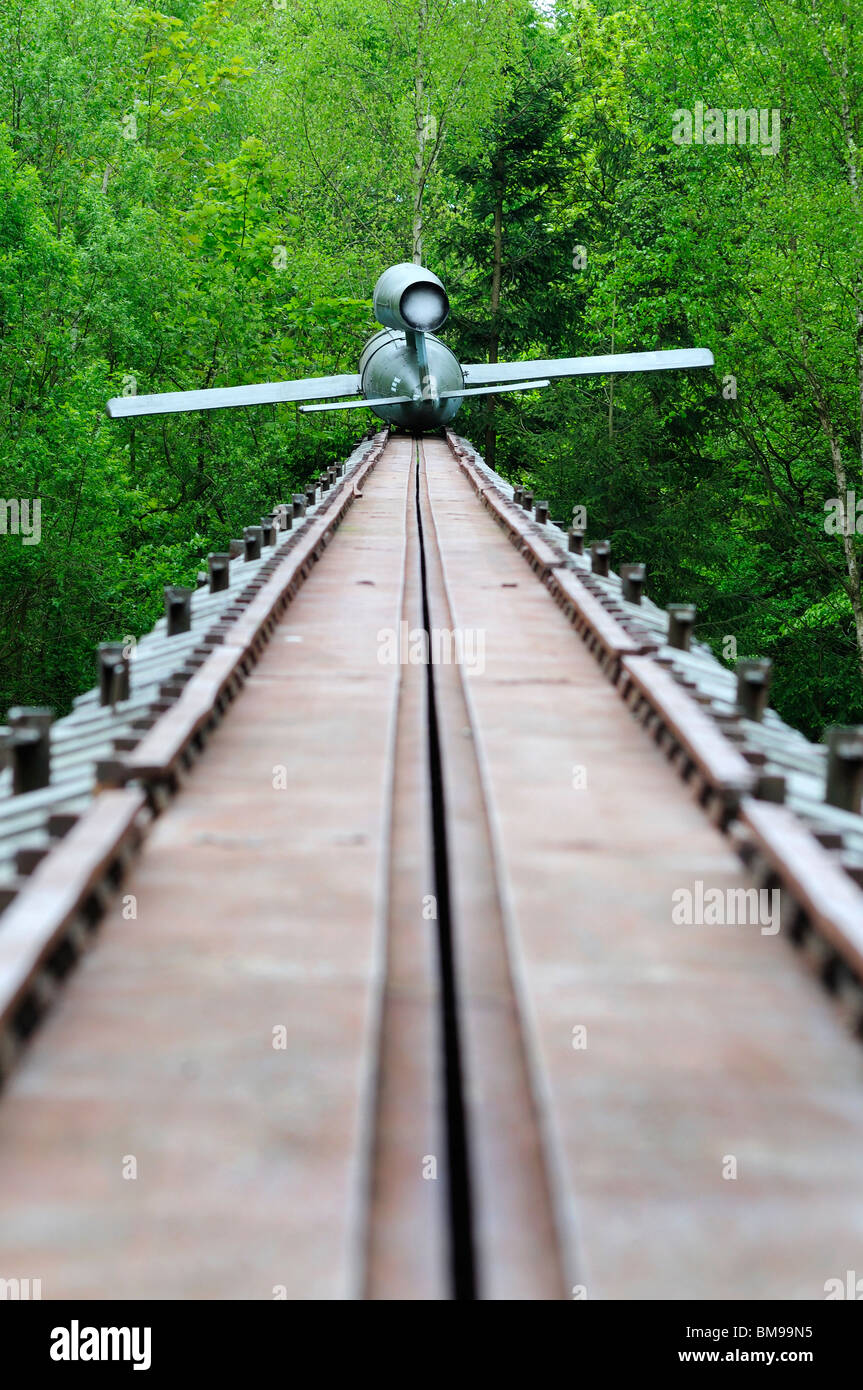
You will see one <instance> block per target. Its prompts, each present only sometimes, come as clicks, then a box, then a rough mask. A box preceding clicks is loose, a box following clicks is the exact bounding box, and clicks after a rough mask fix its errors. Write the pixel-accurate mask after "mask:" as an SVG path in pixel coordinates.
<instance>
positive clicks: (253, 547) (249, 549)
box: [243, 526, 264, 560]
mask: <svg viewBox="0 0 863 1390" xmlns="http://www.w3.org/2000/svg"><path fill="white" fill-rule="evenodd" d="M263 543H264V533H263V531H262V530H261V528H260V526H246V527H244V528H243V544H244V546H245V548H246V559H247V560H260V558H261V546H262V545H263Z"/></svg>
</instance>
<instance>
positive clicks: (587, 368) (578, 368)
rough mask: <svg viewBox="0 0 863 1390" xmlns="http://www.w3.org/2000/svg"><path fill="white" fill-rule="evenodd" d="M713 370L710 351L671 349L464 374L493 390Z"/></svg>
mask: <svg viewBox="0 0 863 1390" xmlns="http://www.w3.org/2000/svg"><path fill="white" fill-rule="evenodd" d="M712 366H713V353H712V352H711V351H710V349H709V348H671V349H668V350H665V351H662V352H616V353H611V354H609V355H607V356H605V357H552V358H549V359H545V360H536V361H533V362H530V361H528V362H468V363H466V364H462V371H463V372H464V379H465V385H466V386H490V385H492V384H498V385H503V384H504V383H506V382H509V381H519V382H523V381H524V380H525V379H526V378H532V377H537V378H539V377H544V378H552V377H567V376H606V375H611V374H614V375H617V374H618V373H621V372H664V371H675V370H677V369H679V368H681V367H712Z"/></svg>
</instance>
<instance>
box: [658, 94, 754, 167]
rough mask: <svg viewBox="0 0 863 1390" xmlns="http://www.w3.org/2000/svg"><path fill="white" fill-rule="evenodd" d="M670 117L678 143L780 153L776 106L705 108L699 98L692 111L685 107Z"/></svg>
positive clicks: (673, 133) (675, 141) (672, 133)
mask: <svg viewBox="0 0 863 1390" xmlns="http://www.w3.org/2000/svg"><path fill="white" fill-rule="evenodd" d="M671 119H672V121H673V122H674V128H673V130H672V132H671V138H672V140H673V141H674V143H675V145H757V146H759V147H760V149H761V153H762V154H764V155H767V154H769V155H774V154H778V153H779V144H780V113H779V110H778V108H777V107H775V106H774V107H766V106H762V107H760V108H757V107H755V106H750V107H748V108H744V107H742V106H740V107H733V108H729V109H723V108H722V107H719V106H708V107H706V108H705V105H704V102H703V101H697V102H696V103H695V109H694V110H693V111H689V110H687V109H686V108H685V107H682V108H680V109H679V110H677V111H675V112H674V114H673V115H672V117H671Z"/></svg>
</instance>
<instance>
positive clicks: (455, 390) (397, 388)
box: [107, 264, 713, 434]
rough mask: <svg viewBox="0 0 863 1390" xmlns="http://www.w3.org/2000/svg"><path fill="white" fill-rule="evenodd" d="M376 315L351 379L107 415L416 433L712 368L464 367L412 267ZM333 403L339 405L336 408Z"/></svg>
mask: <svg viewBox="0 0 863 1390" xmlns="http://www.w3.org/2000/svg"><path fill="white" fill-rule="evenodd" d="M374 313H375V318H376V319H377V321H378V323H379V324H381V329H380V331H379V332H377V333H375V335H374V336H373V337H372V338H369V340H368V342H367V343H366V345H365V347H364V348H363V351H362V355H361V356H360V360H359V371H358V372H356V373H347V374H343V375H341V376H317V377H306V378H305V379H304V380H299V381H270V382H264V383H262V384H260V385H256V386H221V387H215V388H213V389H210V390H206V391H167V392H165V393H164V394H161V395H154V396H137V395H136V396H115V397H114V399H113V400H110V401H109V402H108V405H107V411H108V414H109V415H110V416H111V418H112V419H120V418H124V417H128V416H138V415H173V414H177V413H181V412H185V411H190V410H224V409H225V408H227V407H231V406H248V405H271V404H278V403H281V402H283V401H284V402H296V403H300V402H302V404H299V409H300V410H301V411H306V412H310V411H317V410H356V409H366V410H372V411H374V413H375V415H377V416H379V418H380V419H381V420H385V421H386V422H387V423H388V424H391V425H398V426H400V427H401V428H402V429H404V430H407V431H409V432H410V433H411V434H422V433H424V432H425V431H427V430H436V429H439V428H440V427H441V426H442V425H446V424H449V422H450V420H451V419H452V418H453V416H454V415H455V414H456V412H457V411H458V409H459V407H460V406H461V404H462V402H463V401H465V400H466V399H467V398H468V397H469V396H483V395H499V394H500V393H502V392H507V391H535V390H536V389H537V388H538V387H541V386H548V385H549V384H550V382H551V381H552V379H554V378H560V377H576V376H604V375H606V374H608V373H615V374H617V373H621V372H659V371H668V370H672V371H674V370H678V369H680V368H682V367H712V366H713V353H712V352H710V351H708V349H707V348H681V349H673V350H671V351H664V352H622V353H612V354H611V355H609V356H606V357H556V358H550V359H549V360H547V361H543V360H534V361H529V362H468V363H466V364H463V363H460V362H459V361H458V359H457V357H456V356H455V354H454V353H453V352H452V351H451V350H450V349H449V348H448V347H447V346H446V344H445V343H443V342H441V340H440V338H438V337H437V336H436V333H437V331H438V329H440V328H442V327H443V325H444V323H445V322H446V319H447V317H448V315H449V299H448V298H447V293H446V290H445V289H444V287H443V284H442V283H441V281H440V280H439V279H438V277H437V276H436V275H433V274H432V272H431V271H430V270H425V269H424V268H423V267H422V266H418V265H410V264H401V265H392V266H390V268H389V270H385V271H384V273H383V275H381V277H380V279H379V280H378V282H377V284H376V285H375V291H374ZM337 397H338V398H344V399H334V398H337Z"/></svg>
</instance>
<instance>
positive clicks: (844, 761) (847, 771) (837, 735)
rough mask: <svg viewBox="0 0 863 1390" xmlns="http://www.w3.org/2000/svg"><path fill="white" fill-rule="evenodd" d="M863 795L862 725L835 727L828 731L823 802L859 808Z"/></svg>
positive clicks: (854, 808) (848, 808)
mask: <svg viewBox="0 0 863 1390" xmlns="http://www.w3.org/2000/svg"><path fill="white" fill-rule="evenodd" d="M861 797H863V727H861V726H860V725H859V724H858V725H851V726H849V727H843V726H836V727H834V728H832V729H828V730H827V790H826V795H825V798H824V799H825V801H826V802H827V803H828V805H830V806H838V807H839V808H840V809H841V810H843V811H859V810H860V801H861Z"/></svg>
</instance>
